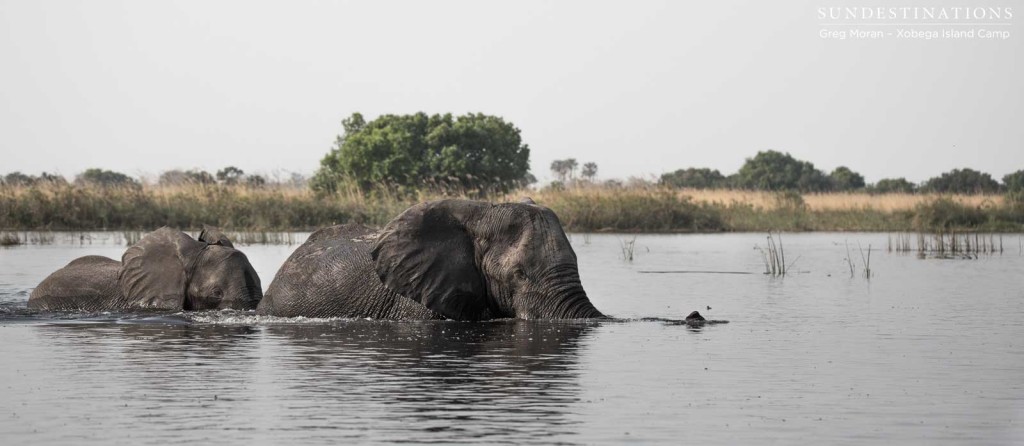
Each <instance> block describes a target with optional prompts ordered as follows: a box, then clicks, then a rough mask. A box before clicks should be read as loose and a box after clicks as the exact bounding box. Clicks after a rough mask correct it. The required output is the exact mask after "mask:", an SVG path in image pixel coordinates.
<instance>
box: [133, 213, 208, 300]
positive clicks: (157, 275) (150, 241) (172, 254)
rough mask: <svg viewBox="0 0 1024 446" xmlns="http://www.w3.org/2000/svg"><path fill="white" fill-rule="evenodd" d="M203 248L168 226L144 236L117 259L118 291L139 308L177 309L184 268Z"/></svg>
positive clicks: (183, 285)
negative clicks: (118, 266) (119, 261)
mask: <svg viewBox="0 0 1024 446" xmlns="http://www.w3.org/2000/svg"><path fill="white" fill-rule="evenodd" d="M205 246H206V243H201V242H197V241H196V240H194V239H192V238H191V237H189V236H188V235H187V234H185V233H184V232H181V231H178V230H175V229H171V228H168V227H163V228H160V229H157V230H156V231H153V232H151V233H149V234H147V235H146V236H145V237H143V238H142V239H141V240H139V242H138V243H136V244H135V245H132V246H131V247H130V248H128V250H127V251H125V253H124V255H123V256H122V257H121V264H122V265H121V270H120V272H119V273H118V283H119V285H120V287H121V291H122V292H123V293H124V295H125V296H127V297H128V298H129V299H131V300H133V301H134V302H136V305H138V306H139V307H141V308H149V309H161V310H180V309H181V308H182V307H183V305H184V302H185V296H186V291H187V290H186V287H187V286H188V268H189V266H190V264H191V263H192V262H193V261H194V259H195V258H196V257H197V256H198V255H199V253H200V252H202V250H203V248H204V247H205Z"/></svg>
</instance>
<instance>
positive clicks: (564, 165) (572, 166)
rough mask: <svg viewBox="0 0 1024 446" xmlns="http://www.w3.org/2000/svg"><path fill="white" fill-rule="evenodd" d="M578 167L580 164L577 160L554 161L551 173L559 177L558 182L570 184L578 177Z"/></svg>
mask: <svg viewBox="0 0 1024 446" xmlns="http://www.w3.org/2000/svg"><path fill="white" fill-rule="evenodd" d="M577 166H579V163H577V162H576V158H566V159H564V160H554V161H552V162H551V173H554V174H555V176H556V177H558V181H561V182H562V183H569V182H570V181H572V180H573V179H574V178H575V177H576V167H577Z"/></svg>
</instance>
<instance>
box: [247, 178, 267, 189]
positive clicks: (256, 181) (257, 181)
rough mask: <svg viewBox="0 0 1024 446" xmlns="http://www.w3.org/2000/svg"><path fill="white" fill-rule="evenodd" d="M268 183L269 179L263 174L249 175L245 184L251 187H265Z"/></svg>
mask: <svg viewBox="0 0 1024 446" xmlns="http://www.w3.org/2000/svg"><path fill="white" fill-rule="evenodd" d="M266 184H267V179H266V178H263V176H261V175H249V176H248V177H246V178H245V185H246V186H249V187H263V186H264V185H266Z"/></svg>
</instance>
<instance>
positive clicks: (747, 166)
mask: <svg viewBox="0 0 1024 446" xmlns="http://www.w3.org/2000/svg"><path fill="white" fill-rule="evenodd" d="M736 183H737V184H736V185H737V186H739V187H741V188H744V189H756V190H769V191H781V190H799V191H803V192H822V191H827V190H829V189H830V188H831V181H829V178H828V177H827V176H825V174H824V173H822V171H820V170H818V169H815V168H814V164H811V163H809V162H807V161H800V160H797V159H796V158H793V157H792V156H791V155H790V154H788V153H781V152H776V151H774V150H767V151H763V152H758V153H757V155H755V156H754V157H753V158H747V161H746V162H745V163H744V164H743V167H741V168H740V171H739V172H738V174H737V175H736Z"/></svg>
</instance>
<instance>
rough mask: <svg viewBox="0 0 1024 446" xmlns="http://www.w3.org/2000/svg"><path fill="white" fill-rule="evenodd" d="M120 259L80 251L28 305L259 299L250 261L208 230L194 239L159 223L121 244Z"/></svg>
mask: <svg viewBox="0 0 1024 446" xmlns="http://www.w3.org/2000/svg"><path fill="white" fill-rule="evenodd" d="M121 260H122V261H121V262H118V261H116V260H113V259H109V258H106V257H102V256H85V257H81V258H78V259H75V260H73V261H71V263H68V264H67V266H65V267H63V268H61V269H59V270H57V271H55V272H54V273H53V274H50V275H49V276H48V277H47V278H46V279H44V280H43V281H42V283H40V284H39V286H37V287H36V288H35V289H34V290H32V294H31V296H30V297H29V300H28V306H29V308H34V309H39V310H48V311H53V310H61V311H63V310H73V311H131V310H207V309H226V308H231V309H240V310H248V309H253V308H256V305H257V304H258V303H259V301H260V299H261V298H262V297H263V290H262V288H261V286H260V279H259V276H257V275H256V271H255V270H254V269H253V267H252V265H251V264H250V263H249V259H248V258H246V257H245V254H243V253H242V252H241V251H239V250H237V249H235V248H234V247H233V246H232V245H231V242H230V241H229V240H228V239H227V237H225V236H224V235H223V234H222V233H221V232H220V231H217V230H216V229H213V228H207V229H205V230H204V231H203V232H202V234H200V236H199V240H195V239H193V238H192V237H189V236H188V235H187V234H185V233H183V232H181V231H178V230H174V229H171V228H167V227H163V228H160V229H158V230H156V231H153V232H151V233H149V234H147V235H146V236H145V237H143V238H142V239H141V240H139V242H138V243H136V244H135V245H133V246H132V247H130V248H128V250H126V251H125V253H124V255H123V256H122V258H121Z"/></svg>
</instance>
